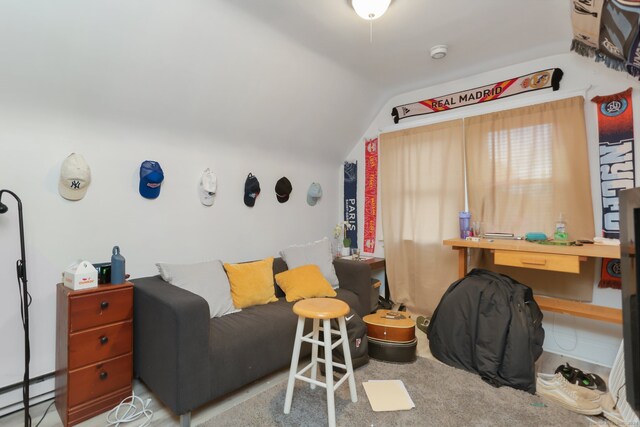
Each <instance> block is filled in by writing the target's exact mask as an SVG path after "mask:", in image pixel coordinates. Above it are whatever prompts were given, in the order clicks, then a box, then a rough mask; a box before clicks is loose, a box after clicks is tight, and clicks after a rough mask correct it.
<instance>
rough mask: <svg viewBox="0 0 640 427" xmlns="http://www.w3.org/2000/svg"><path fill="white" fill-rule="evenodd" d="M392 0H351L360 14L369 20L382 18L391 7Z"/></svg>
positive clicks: (354, 8)
mask: <svg viewBox="0 0 640 427" xmlns="http://www.w3.org/2000/svg"><path fill="white" fill-rule="evenodd" d="M390 3H391V0H351V6H353V10H355V11H356V13H357V14H358V16H360V17H361V18H362V19H366V20H367V21H373V20H374V19H378V18H380V17H381V16H382V15H384V13H385V12H386V11H387V9H388V8H389V4H390Z"/></svg>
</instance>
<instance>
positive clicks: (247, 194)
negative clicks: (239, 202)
mask: <svg viewBox="0 0 640 427" xmlns="http://www.w3.org/2000/svg"><path fill="white" fill-rule="evenodd" d="M258 194H260V183H259V182H258V178H256V177H255V176H253V174H252V173H249V175H247V180H246V181H245V182H244V204H245V205H247V206H249V207H250V208H252V207H253V205H255V204H256V198H257V197H258Z"/></svg>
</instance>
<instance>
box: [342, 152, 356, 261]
mask: <svg viewBox="0 0 640 427" xmlns="http://www.w3.org/2000/svg"><path fill="white" fill-rule="evenodd" d="M357 192H358V163H357V162H353V163H352V162H344V220H345V222H346V227H347V233H346V237H348V238H349V240H351V247H352V248H357V247H358V202H357V199H356V194H357Z"/></svg>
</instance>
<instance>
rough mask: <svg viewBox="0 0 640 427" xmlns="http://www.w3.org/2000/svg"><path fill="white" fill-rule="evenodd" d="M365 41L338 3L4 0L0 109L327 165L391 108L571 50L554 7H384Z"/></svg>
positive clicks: (454, 1)
mask: <svg viewBox="0 0 640 427" xmlns="http://www.w3.org/2000/svg"><path fill="white" fill-rule="evenodd" d="M372 29H373V42H372V43H370V41H369V31H370V28H369V24H368V23H367V22H365V21H364V20H362V19H361V18H359V17H358V16H357V15H356V14H355V13H354V11H353V9H352V8H351V6H350V1H349V0H316V1H310V0H206V1H205V0H136V1H132V0H57V1H50V0H30V1H24V0H5V1H3V2H2V3H1V4H0V103H2V104H3V105H4V106H5V107H9V108H28V109H34V108H35V109H39V110H45V111H56V112H63V113H65V114H72V115H78V116H86V117H89V118H95V119H100V120H110V121H116V122H120V123H126V124H132V125H136V126H146V127H156V128H167V129H170V130H172V131H175V132H180V133H183V134H185V142H186V143H187V142H188V139H189V138H188V135H189V134H194V135H196V134H197V135H199V136H200V137H202V136H204V137H206V138H211V140H212V141H217V142H221V141H222V142H229V143H231V144H269V145H271V146H273V148H274V150H287V151H293V152H299V153H300V154H301V155H314V156H315V155H317V156H322V157H323V158H325V159H327V160H329V161H336V162H338V161H340V160H342V159H343V158H344V156H345V155H346V154H347V153H348V152H349V151H350V150H351V148H352V147H353V145H354V144H355V143H356V142H357V140H358V139H359V138H360V137H361V136H362V133H363V132H364V131H365V129H366V128H367V126H368V125H369V123H370V122H371V120H372V119H373V117H374V115H375V114H376V113H377V112H378V110H379V109H380V107H381V106H382V105H383V104H384V102H385V101H386V100H387V99H388V98H389V97H390V96H392V95H395V94H398V93H401V92H404V91H407V90H410V89H415V88H419V87H425V86H429V85H432V84H436V83H441V82H443V81H449V80H453V79H457V78H462V77H465V76H468V75H472V74H475V73H478V72H482V71H488V70H491V69H495V68H498V67H501V66H506V65H510V64H514V63H518V62H523V61H527V60H531V59H534V58H538V57H543V56H547V55H554V54H558V53H564V52H567V51H568V48H569V44H570V39H571V27H570V20H569V2H566V1H562V0H482V1H478V0H446V1H443V0H438V1H436V0H393V1H392V3H391V6H390V8H389V10H388V12H387V13H386V14H385V15H384V16H383V17H381V18H380V19H378V20H376V21H374V23H373V28H372ZM436 44H447V45H449V55H448V56H447V57H446V58H445V59H443V60H440V61H434V60H432V59H431V58H430V57H429V49H430V48H431V46H433V45H436Z"/></svg>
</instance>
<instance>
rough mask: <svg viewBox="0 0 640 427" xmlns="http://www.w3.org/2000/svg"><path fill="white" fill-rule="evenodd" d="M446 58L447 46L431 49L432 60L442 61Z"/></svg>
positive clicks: (442, 45) (440, 45)
mask: <svg viewBox="0 0 640 427" xmlns="http://www.w3.org/2000/svg"><path fill="white" fill-rule="evenodd" d="M445 56H447V45H446V44H439V45H437V46H434V47H432V48H431V57H432V58H433V59H442V58H444V57H445Z"/></svg>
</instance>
